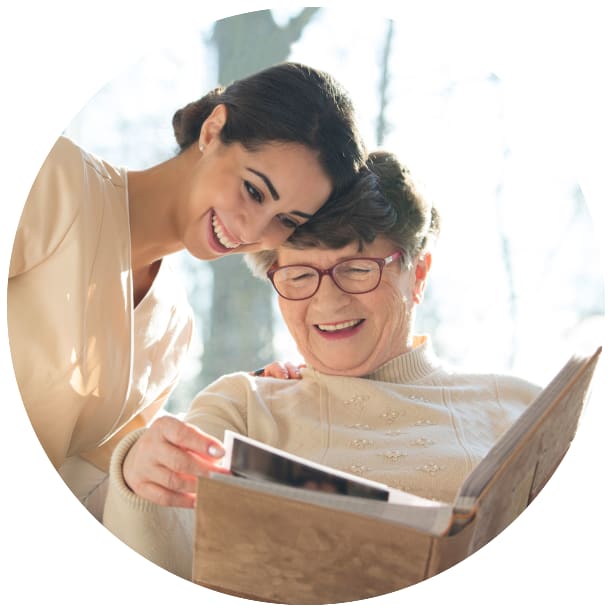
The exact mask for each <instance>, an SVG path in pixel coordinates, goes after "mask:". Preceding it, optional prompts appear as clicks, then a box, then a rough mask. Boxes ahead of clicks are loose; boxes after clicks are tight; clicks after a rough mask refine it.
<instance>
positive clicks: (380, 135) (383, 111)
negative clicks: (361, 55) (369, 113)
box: [376, 19, 394, 147]
mask: <svg viewBox="0 0 612 612" xmlns="http://www.w3.org/2000/svg"><path fill="white" fill-rule="evenodd" d="M393 23H394V22H393V20H392V19H389V21H388V23H387V36H386V37H385V46H384V49H383V55H382V62H381V75H380V87H379V92H380V109H379V111H378V119H377V121H376V145H377V146H378V147H382V146H383V144H384V142H385V136H386V135H387V132H388V131H389V124H388V123H387V104H388V89H389V61H390V58H391V49H392V45H393Z"/></svg>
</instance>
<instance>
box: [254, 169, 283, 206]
mask: <svg viewBox="0 0 612 612" xmlns="http://www.w3.org/2000/svg"><path fill="white" fill-rule="evenodd" d="M247 170H248V171H249V172H252V173H253V174H256V175H257V176H258V177H259V178H260V179H261V180H262V181H263V182H264V183H265V184H266V186H267V187H268V189H269V190H270V193H271V194H272V197H273V198H274V199H275V200H278V198H279V195H278V191H276V189H275V188H274V185H273V184H272V181H271V180H270V179H269V178H268V177H267V176H266V175H265V174H263V172H258V171H257V170H254V169H253V168H247Z"/></svg>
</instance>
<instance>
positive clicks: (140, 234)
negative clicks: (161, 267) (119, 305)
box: [128, 151, 190, 271]
mask: <svg viewBox="0 0 612 612" xmlns="http://www.w3.org/2000/svg"><path fill="white" fill-rule="evenodd" d="M189 162H190V156H189V152H188V151H187V152H185V153H183V154H181V155H178V156H176V157H173V158H171V159H169V160H167V161H165V162H162V163H161V164H159V165H157V166H154V167H152V168H148V169H146V170H138V171H130V172H128V203H129V211H130V241H131V250H132V270H134V271H138V270H142V269H145V268H147V267H149V266H150V265H151V264H153V263H154V262H156V261H159V260H160V259H161V258H162V257H165V256H166V255H169V254H170V253H175V252H176V251H180V250H181V249H182V248H183V244H182V242H181V238H180V230H179V227H180V224H179V212H180V210H181V206H180V203H181V201H182V199H183V197H184V196H183V193H184V189H185V186H186V185H187V184H188V181H189V177H188V169H189V165H190V164H189Z"/></svg>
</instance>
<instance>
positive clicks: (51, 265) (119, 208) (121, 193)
mask: <svg viewBox="0 0 612 612" xmlns="http://www.w3.org/2000/svg"><path fill="white" fill-rule="evenodd" d="M128 215H129V210H128V201H127V173H126V171H125V170H123V169H117V168H114V167H113V166H111V165H109V164H107V163H105V162H104V161H101V160H99V159H97V158H96V157H94V156H93V155H90V154H88V153H86V152H84V151H82V150H81V149H80V148H79V147H77V146H76V145H75V144H74V143H73V142H71V141H70V140H68V139H66V138H63V137H62V138H60V139H59V140H58V141H57V143H56V144H55V146H54V147H53V149H52V150H51V152H50V153H49V156H48V157H47V159H46V161H45V163H44V165H43V167H42V168H41V170H40V172H39V174H38V176H37V178H36V180H35V182H34V184H33V186H32V189H31V191H30V194H29V197H28V200H27V203H26V205H25V208H24V210H23V214H22V216H21V220H20V223H19V227H18V230H17V234H16V237H15V243H14V248H13V253H12V258H11V263H10V271H9V283H8V327H9V330H8V331H9V339H10V345H11V352H12V358H13V365H14V369H15V375H16V378H17V383H18V385H19V390H20V392H21V396H22V399H23V403H24V406H25V408H26V410H27V412H28V416H29V418H30V420H31V421H32V425H33V427H34V431H35V432H36V435H37V436H38V438H39V440H40V442H41V444H42V446H43V448H44V450H45V451H46V453H47V455H48V456H49V458H50V460H51V461H52V462H53V464H54V466H55V467H56V468H59V467H60V466H61V465H62V463H63V462H64V460H65V459H66V458H67V457H69V456H74V455H79V454H82V455H84V456H86V457H87V458H88V459H89V460H90V461H92V462H93V463H94V464H96V465H97V466H98V467H100V468H101V469H103V470H104V469H108V458H109V456H110V451H109V446H110V447H111V449H112V443H114V442H115V440H117V439H118V438H119V437H120V436H121V434H117V435H116V436H115V438H114V439H113V440H112V441H111V443H109V445H107V447H104V446H103V445H104V444H105V443H106V442H107V441H109V439H110V438H111V437H112V436H113V435H114V434H116V433H117V432H118V431H119V430H121V429H122V428H135V427H142V426H143V425H145V424H146V423H147V422H148V421H149V420H150V419H151V417H152V415H153V414H154V413H155V412H157V410H158V409H159V408H160V407H161V405H162V404H163V402H164V401H165V399H166V398H167V396H168V394H169V393H170V391H171V389H172V387H173V385H174V384H175V383H176V381H177V377H178V373H179V365H180V363H181V360H182V358H183V356H184V355H185V353H186V351H187V347H188V344H189V340H190V337H191V330H192V312H191V308H190V307H189V305H188V303H187V300H186V296H185V293H184V291H183V289H182V287H181V286H180V285H179V283H178V282H177V280H176V277H175V275H174V274H173V273H172V271H171V269H170V268H169V263H168V262H167V261H166V260H163V261H162V264H161V266H160V268H159V271H158V274H157V277H156V279H155V281H154V283H153V286H152V287H151V289H150V291H149V292H148V294H147V295H146V296H145V297H144V299H143V300H142V301H141V303H140V304H139V305H138V307H137V308H136V309H134V308H133V298H132V271H131V265H130V228H129V217H128ZM124 431H125V429H124Z"/></svg>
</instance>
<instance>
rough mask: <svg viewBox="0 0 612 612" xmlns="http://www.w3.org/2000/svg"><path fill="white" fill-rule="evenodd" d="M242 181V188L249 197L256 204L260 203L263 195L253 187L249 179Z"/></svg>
mask: <svg viewBox="0 0 612 612" xmlns="http://www.w3.org/2000/svg"><path fill="white" fill-rule="evenodd" d="M243 182H244V188H245V189H246V192H247V193H248V194H249V197H250V198H251V199H252V200H255V201H256V202H257V203H258V204H261V203H262V202H263V199H264V198H263V195H262V194H261V193H260V192H259V191H258V190H257V189H255V187H254V186H253V185H252V184H251V183H249V181H243Z"/></svg>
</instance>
